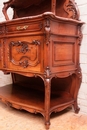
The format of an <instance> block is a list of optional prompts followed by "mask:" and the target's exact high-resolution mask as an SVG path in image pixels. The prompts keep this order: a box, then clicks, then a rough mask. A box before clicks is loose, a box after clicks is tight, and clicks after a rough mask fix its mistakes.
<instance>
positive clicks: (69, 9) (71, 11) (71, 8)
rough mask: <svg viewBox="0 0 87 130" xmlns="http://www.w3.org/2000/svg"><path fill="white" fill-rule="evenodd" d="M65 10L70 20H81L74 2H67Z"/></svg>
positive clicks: (72, 0)
mask: <svg viewBox="0 0 87 130" xmlns="http://www.w3.org/2000/svg"><path fill="white" fill-rule="evenodd" d="M64 10H65V11H66V13H68V18H72V19H77V20H78V19H79V10H78V8H77V5H76V3H75V2H74V0H66V2H65V3H64Z"/></svg>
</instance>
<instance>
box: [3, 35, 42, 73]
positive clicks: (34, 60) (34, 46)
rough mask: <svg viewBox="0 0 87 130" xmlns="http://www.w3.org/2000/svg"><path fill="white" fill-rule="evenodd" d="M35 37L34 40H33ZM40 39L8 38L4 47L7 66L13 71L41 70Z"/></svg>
mask: <svg viewBox="0 0 87 130" xmlns="http://www.w3.org/2000/svg"><path fill="white" fill-rule="evenodd" d="M33 39H36V40H33ZM41 43H42V39H41V38H38V40H37V37H33V38H31V39H30V38H29V37H22V38H21V37H20V38H19V37H18V38H14V40H13V39H11V38H9V40H8V44H7V47H5V48H6V52H7V55H8V58H7V68H8V69H12V70H15V71H24V72H28V71H36V72H40V71H41V56H42V54H41V48H42V44H41Z"/></svg>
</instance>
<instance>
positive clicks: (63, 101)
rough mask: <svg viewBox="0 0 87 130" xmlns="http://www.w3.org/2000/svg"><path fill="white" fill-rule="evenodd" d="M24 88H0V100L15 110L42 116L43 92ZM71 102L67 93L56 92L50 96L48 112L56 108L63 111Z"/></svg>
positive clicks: (11, 85) (19, 86)
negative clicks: (36, 113) (37, 113)
mask: <svg viewBox="0 0 87 130" xmlns="http://www.w3.org/2000/svg"><path fill="white" fill-rule="evenodd" d="M25 86H26V84H25ZM25 86H21V85H18V84H9V85H6V86H3V87H0V99H1V100H2V102H4V103H6V104H7V105H10V104H12V105H10V106H12V107H15V108H17V109H24V110H27V111H29V112H33V111H36V112H40V113H42V114H44V98H45V97H44V95H45V92H44V91H41V90H38V89H36V88H35V86H32V87H31V86H30V87H29V86H28V84H27V86H28V87H25ZM73 102H74V100H73V99H72V97H71V95H70V94H69V93H68V92H63V91H58V92H57V93H56V94H55V93H54V94H51V103H50V104H51V105H50V111H55V109H58V108H61V109H64V106H67V105H70V104H72V103H73Z"/></svg>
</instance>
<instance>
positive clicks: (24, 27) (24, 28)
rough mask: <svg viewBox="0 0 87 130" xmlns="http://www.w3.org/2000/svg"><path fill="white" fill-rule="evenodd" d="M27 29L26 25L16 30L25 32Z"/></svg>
mask: <svg viewBox="0 0 87 130" xmlns="http://www.w3.org/2000/svg"><path fill="white" fill-rule="evenodd" d="M27 28H28V26H27V25H26V26H23V27H21V26H18V27H17V28H16V29H17V30H26V29H27Z"/></svg>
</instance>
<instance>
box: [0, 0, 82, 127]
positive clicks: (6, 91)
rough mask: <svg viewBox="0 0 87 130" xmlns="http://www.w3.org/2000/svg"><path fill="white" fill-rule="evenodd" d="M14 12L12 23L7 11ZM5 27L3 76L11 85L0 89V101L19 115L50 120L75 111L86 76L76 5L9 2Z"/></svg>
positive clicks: (56, 0) (69, 0)
mask: <svg viewBox="0 0 87 130" xmlns="http://www.w3.org/2000/svg"><path fill="white" fill-rule="evenodd" d="M9 7H11V8H13V19H12V20H10V19H9V17H8V14H7V9H8V8H9ZM2 11H3V14H4V16H5V18H6V21H4V22H1V23H0V70H2V71H3V72H4V74H9V73H11V76H12V81H13V83H12V84H9V85H6V86H3V87H0V100H1V101H2V102H4V103H5V104H7V105H9V106H11V107H14V108H16V109H24V110H27V111H29V112H31V113H41V114H42V115H43V116H44V119H45V125H46V129H49V125H50V115H51V113H52V112H59V111H62V110H64V109H65V108H67V107H70V106H73V107H74V110H75V112H76V113H78V112H79V107H78V104H77V95H78V91H79V87H80V84H81V79H82V74H81V69H80V64H79V51H80V45H81V40H82V33H81V26H82V25H83V22H81V21H80V20H79V10H78V7H77V5H76V3H75V1H74V0H61V1H60V0H32V1H30V0H26V2H25V0H21V1H20V0H9V1H8V2H5V3H4V7H3V10H2Z"/></svg>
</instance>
